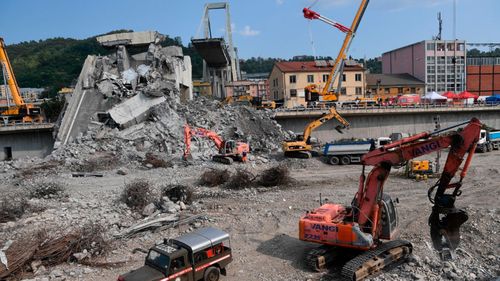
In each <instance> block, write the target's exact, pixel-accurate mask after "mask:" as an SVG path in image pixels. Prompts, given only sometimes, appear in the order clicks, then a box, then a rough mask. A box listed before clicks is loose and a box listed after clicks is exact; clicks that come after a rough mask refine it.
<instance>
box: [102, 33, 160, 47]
mask: <svg viewBox="0 0 500 281" xmlns="http://www.w3.org/2000/svg"><path fill="white" fill-rule="evenodd" d="M163 40H165V36H164V35H161V34H159V33H158V32H154V31H143V32H122V33H114V34H109V35H102V36H98V37H97V42H99V43H101V44H102V45H103V46H118V45H147V44H150V43H160V42H161V41H163Z"/></svg>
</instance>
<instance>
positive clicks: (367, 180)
mask: <svg viewBox="0 0 500 281" xmlns="http://www.w3.org/2000/svg"><path fill="white" fill-rule="evenodd" d="M464 124H467V126H465V127H464V128H463V129H462V130H461V131H454V132H451V133H448V134H445V135H437V134H438V133H441V132H443V131H446V130H449V129H451V128H454V127H458V126H462V125H464ZM480 130H481V123H480V122H479V120H478V119H476V118H473V119H471V120H470V121H469V122H466V123H462V124H458V125H456V126H453V127H449V128H446V129H443V130H440V131H437V132H434V133H421V134H417V135H415V136H412V137H409V138H404V139H402V140H400V141H398V142H395V143H392V144H389V145H386V146H383V147H381V148H379V149H376V150H373V151H371V152H369V153H367V154H365V155H364V156H363V158H362V164H363V170H364V166H365V165H370V166H375V167H374V168H373V169H372V171H371V172H370V173H369V174H368V176H367V177H365V175H364V173H362V175H361V176H360V181H359V189H358V192H357V193H356V196H355V198H354V200H353V203H352V207H353V210H354V214H355V215H354V216H355V218H357V222H358V223H359V225H360V226H361V227H364V228H365V229H371V231H372V234H373V235H375V236H376V233H377V231H378V229H379V228H380V226H379V225H378V222H380V221H381V220H380V215H381V214H380V212H379V209H380V206H379V202H380V198H381V196H382V193H383V186H384V183H385V180H386V179H387V177H388V176H389V172H390V169H391V167H392V166H394V165H399V164H402V163H404V162H406V161H408V160H410V159H413V158H416V157H419V156H422V155H426V154H429V153H432V152H435V151H438V150H441V149H445V148H448V147H449V148H450V152H449V154H448V158H447V160H446V164H445V167H444V170H443V173H442V174H441V177H440V179H439V180H438V182H437V183H436V185H435V186H433V187H431V189H430V190H429V199H430V201H431V202H432V203H433V208H432V213H431V216H430V217H429V225H430V228H431V238H432V240H433V244H434V247H435V248H436V249H437V250H438V251H440V252H442V251H444V250H449V251H452V250H453V249H455V248H456V247H457V245H458V243H459V240H460V235H459V228H460V225H461V224H462V223H464V222H465V221H466V220H467V214H466V213H465V211H463V210H460V209H457V208H455V205H454V203H455V199H456V197H457V196H459V195H460V194H461V192H460V187H461V185H462V180H463V178H464V177H465V175H466V173H467V169H468V167H469V165H470V163H471V160H472V156H473V155H474V150H475V148H476V145H477V142H478V140H479V132H480ZM467 153H468V155H467V159H466V161H465V164H464V166H463V168H462V172H461V173H460V179H459V181H458V182H456V183H450V182H451V181H452V179H453V177H454V176H455V174H456V173H457V171H458V170H459V168H460V166H461V164H462V162H463V160H464V156H465V154H467ZM436 188H437V190H436V193H435V195H434V197H433V198H432V195H431V194H432V193H433V191H434V189H436ZM449 189H453V192H452V193H451V194H447V193H446V191H447V190H449Z"/></svg>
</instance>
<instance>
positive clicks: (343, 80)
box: [342, 74, 347, 82]
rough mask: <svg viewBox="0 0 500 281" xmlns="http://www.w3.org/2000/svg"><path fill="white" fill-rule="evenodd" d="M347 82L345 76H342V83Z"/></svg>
mask: <svg viewBox="0 0 500 281" xmlns="http://www.w3.org/2000/svg"><path fill="white" fill-rule="evenodd" d="M346 80H347V77H346V75H345V74H342V82H345V81H346Z"/></svg>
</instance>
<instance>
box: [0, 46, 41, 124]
mask: <svg viewBox="0 0 500 281" xmlns="http://www.w3.org/2000/svg"><path fill="white" fill-rule="evenodd" d="M0 64H1V65H2V72H3V77H4V80H5V82H6V83H7V85H8V88H9V91H5V92H6V98H7V104H8V106H7V109H1V110H0V115H1V116H2V117H3V118H9V117H13V118H17V119H22V121H23V122H33V121H36V122H41V121H42V120H43V119H42V116H41V110H40V108H38V107H35V106H34V105H33V104H27V103H25V101H24V100H23V98H22V96H21V91H20V90H19V86H18V85H17V80H16V77H15V75H14V71H13V70H12V65H11V64H10V60H9V57H8V56H7V50H6V46H5V42H4V40H3V38H1V37H0ZM9 92H10V97H11V98H12V100H13V101H14V105H10V100H9V94H8V93H9Z"/></svg>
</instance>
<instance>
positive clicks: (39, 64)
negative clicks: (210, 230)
mask: <svg viewBox="0 0 500 281" xmlns="http://www.w3.org/2000/svg"><path fill="white" fill-rule="evenodd" d="M126 31H131V30H116V31H112V32H109V33H107V34H111V33H117V32H126ZM96 37H97V36H94V37H90V38H87V39H81V40H78V39H72V38H51V39H46V40H39V41H29V42H21V43H19V44H12V45H8V46H7V52H8V54H9V58H10V60H11V63H12V66H13V68H14V73H15V75H16V78H17V81H18V83H19V86H20V87H23V88H28V87H33V88H48V89H49V96H52V95H54V94H55V93H56V92H57V90H59V89H60V88H62V87H66V86H69V85H72V84H75V82H76V79H77V78H78V75H79V74H80V71H81V67H82V65H83V62H84V61H85V58H86V57H87V55H99V54H100V55H107V54H109V53H110V52H112V50H110V49H106V48H104V47H102V46H101V45H99V44H98V43H97V41H96V39H95V38H96ZM162 45H163V46H172V45H175V46H181V47H182V49H183V51H184V54H185V55H188V56H190V57H191V63H192V66H193V78H195V79H199V78H201V76H202V71H203V61H202V58H201V57H200V55H199V54H198V53H197V52H196V50H195V49H194V47H193V46H192V45H191V44H188V45H187V46H184V45H183V44H182V41H181V39H180V37H175V38H170V37H168V36H166V40H165V42H163V43H162ZM304 59H307V60H309V59H313V58H312V57H307V56H297V57H294V58H293V59H291V60H304ZM280 60H283V59H280V58H261V57H258V58H254V57H252V58H250V59H247V60H240V62H241V63H240V65H241V70H242V71H245V72H247V73H265V72H270V71H271V70H272V67H273V65H274V63H275V62H276V61H280ZM367 65H368V68H369V69H370V70H371V72H372V73H380V70H381V64H380V62H379V61H377V60H375V59H369V60H367ZM2 82H3V81H2ZM0 83H1V82H0Z"/></svg>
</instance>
